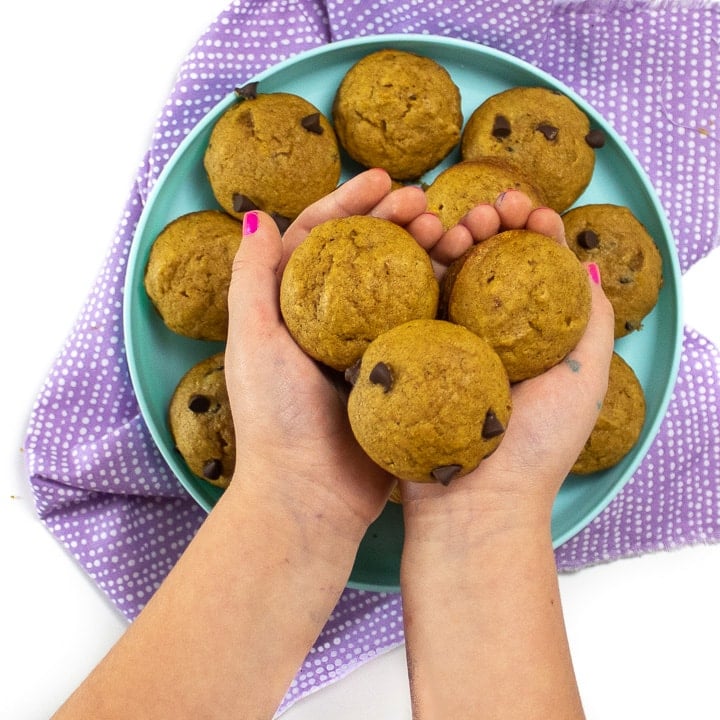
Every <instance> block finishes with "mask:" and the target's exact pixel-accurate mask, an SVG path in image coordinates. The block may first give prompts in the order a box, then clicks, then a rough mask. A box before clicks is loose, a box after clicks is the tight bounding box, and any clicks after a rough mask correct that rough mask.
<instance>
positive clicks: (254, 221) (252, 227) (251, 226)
mask: <svg viewBox="0 0 720 720" xmlns="http://www.w3.org/2000/svg"><path fill="white" fill-rule="evenodd" d="M259 225H260V219H259V218H258V214H257V212H256V211H255V210H251V211H250V212H246V213H245V214H244V215H243V235H252V234H253V233H255V232H256V231H257V229H258V226H259Z"/></svg>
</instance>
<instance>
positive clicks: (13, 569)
mask: <svg viewBox="0 0 720 720" xmlns="http://www.w3.org/2000/svg"><path fill="white" fill-rule="evenodd" d="M226 2H227V0H205V2H197V1H196V2H190V1H189V0H143V1H142V2H141V1H140V0H125V1H124V2H122V3H117V4H116V5H115V6H114V7H110V6H108V5H107V4H105V3H97V2H91V1H83V0H67V1H66V2H64V3H57V2H53V1H52V0H36V2H34V3H31V2H27V3H22V4H20V3H17V2H15V3H12V4H11V3H4V4H3V6H2V9H1V10H0V53H2V63H1V64H0V73H1V77H2V83H1V84H0V89H1V91H2V95H3V100H2V108H3V109H2V113H1V118H0V122H1V123H2V136H1V137H2V155H0V164H1V167H2V173H1V175H0V177H2V180H1V182H2V193H1V194H0V197H1V198H2V223H1V225H0V228H1V230H0V233H1V236H2V246H1V247H2V255H1V256H0V257H1V258H2V261H1V263H0V267H2V270H3V273H2V275H3V278H2V283H0V292H2V295H3V297H2V304H1V305H0V307H2V313H3V322H2V336H3V355H2V358H3V359H2V378H3V390H2V414H3V418H4V420H3V433H2V435H0V440H1V441H2V454H1V458H2V463H3V467H2V471H0V478H2V479H1V480H0V482H1V483H2V492H1V493H0V560H1V563H0V718H2V719H3V720H5V719H7V720H38V719H41V718H46V717H49V715H50V714H51V713H52V712H53V710H54V709H55V708H56V707H57V706H58V705H59V704H60V703H61V702H62V700H63V699H64V698H65V697H66V696H67V695H68V694H69V693H70V692H71V691H72V689H74V687H75V686H76V685H77V684H78V683H79V682H80V681H81V679H82V678H83V677H84V676H85V674H86V673H87V672H88V671H89V670H90V669H91V668H92V666H93V665H94V664H95V663H96V662H97V661H98V660H99V659H100V658H101V657H102V655H103V654H104V653H105V652H106V651H107V650H108V649H109V648H110V646H111V645H112V644H113V642H114V641H115V640H116V639H117V638H118V637H119V635H120V634H121V633H122V632H123V630H124V628H125V621H124V620H123V619H122V618H121V616H120V615H119V614H118V613H117V611H116V610H115V609H114V608H113V607H112V606H111V604H110V603H109V602H108V601H107V600H106V599H105V598H104V596H102V595H101V594H100V592H99V591H98V590H97V589H96V588H95V586H94V585H93V584H92V583H91V581H90V580H89V579H87V577H86V576H85V575H84V574H83V573H82V572H81V571H80V570H79V569H78V567H77V566H76V564H75V562H74V560H72V559H71V558H70V557H69V556H68V555H67V554H66V553H65V552H64V550H62V549H61V547H60V546H59V545H58V544H57V542H56V541H55V540H54V539H53V538H52V537H51V536H50V535H49V534H48V533H47V531H46V530H45V529H44V528H43V526H41V524H40V523H39V521H38V520H37V518H36V516H35V513H34V510H33V505H32V498H31V495H30V491H29V488H28V485H27V483H26V479H25V467H24V462H23V458H22V441H23V436H24V432H25V428H26V424H27V421H28V415H29V411H30V407H31V404H32V402H33V400H34V398H35V396H36V394H37V392H38V390H39V388H40V383H41V382H42V381H43V379H44V377H45V375H46V373H47V371H48V370H49V368H50V365H51V363H52V361H53V358H54V357H55V355H56V354H57V352H58V351H59V350H60V347H61V345H62V343H63V341H64V339H65V337H66V335H67V333H68V332H69V330H70V328H71V325H72V323H73V321H74V319H75V317H76V315H77V313H78V312H79V310H80V308H81V307H82V303H83V300H84V298H85V296H86V295H87V293H88V291H89V289H90V287H91V285H92V282H93V280H94V278H95V275H96V273H97V271H98V270H99V268H100V265H101V263H102V261H103V259H104V256H105V253H106V251H107V249H108V247H109V244H110V241H111V239H112V237H113V235H114V232H115V229H116V223H117V221H118V219H119V217H120V213H121V211H122V209H123V207H124V203H125V199H126V197H127V196H128V193H129V191H130V186H131V182H132V180H133V177H134V173H135V169H136V167H137V165H138V163H139V161H140V159H141V157H142V155H143V153H144V150H145V148H146V146H147V143H148V140H149V136H150V132H151V129H152V126H153V124H154V122H155V119H156V117H157V115H158V113H159V111H160V108H161V105H162V103H163V101H164V99H165V98H166V96H167V94H168V92H169V91H170V89H171V87H172V84H173V81H174V77H175V73H176V71H177V69H178V67H179V65H180V63H181V61H182V60H183V58H184V56H185V54H186V53H187V51H188V50H189V49H190V48H191V47H192V46H193V44H194V42H195V40H196V39H197V38H198V37H199V36H200V34H201V33H202V32H203V31H204V29H205V28H206V26H207V25H208V24H209V23H210V22H211V21H212V20H213V19H214V18H215V16H216V15H217V14H218V13H219V12H220V11H221V10H222V9H223V8H224V6H225V4H226ZM701 191H702V189H701V188H699V189H698V192H701ZM718 278H720V250H716V251H715V252H714V253H712V254H711V255H710V257H709V258H707V259H705V260H704V261H702V262H701V263H699V264H698V265H697V266H696V267H695V268H693V269H692V270H691V271H690V273H689V274H688V275H687V276H686V277H685V279H684V282H683V290H684V292H685V296H686V297H685V310H686V320H687V322H688V323H690V324H691V325H693V326H694V327H695V328H697V329H698V330H700V331H701V332H702V333H704V334H705V335H707V336H708V337H710V338H712V339H713V340H714V341H715V342H716V343H717V344H720V320H719V319H718V313H717V309H716V308H717V301H718V297H719V296H720V290H718V287H719V285H718V280H717V279H718ZM561 590H562V596H563V602H564V606H565V611H566V618H567V624H568V632H569V635H570V641H571V645H572V649H573V654H574V658H575V664H576V670H577V674H578V679H579V683H580V687H581V691H582V693H583V696H584V700H585V705H586V710H587V714H588V717H589V718H613V720H626V719H627V720H631V719H632V720H637V719H638V718H653V719H654V720H664V719H668V720H669V719H671V718H672V720H676V719H678V718H682V719H683V720H685V719H692V718H710V717H720V689H719V688H720V684H719V683H718V678H720V654H719V653H718V648H720V615H719V614H718V607H719V601H720V546H712V547H694V548H689V549H684V550H678V551H673V552H661V553H656V554H653V555H650V556H645V557H643V558H639V559H632V560H623V561H619V562H614V563H611V564H608V565H604V566H600V567H595V568H590V569H587V570H583V571H581V572H579V573H576V574H574V575H570V576H562V577H561ZM405 673H406V668H405V660H404V651H403V649H402V648H400V649H398V650H396V651H393V652H390V653H388V654H387V655H385V656H383V657H381V658H377V659H375V660H373V661H371V662H370V663H368V664H367V665H365V666H363V667H362V668H360V669H359V670H357V671H355V672H354V673H352V674H351V675H350V676H349V677H347V678H346V679H344V680H342V681H340V682H338V683H336V684H335V685H333V686H331V687H330V688H328V689H326V690H323V691H321V692H319V693H317V694H316V695H314V696H312V697H310V698H308V699H306V700H304V701H301V702H300V703H299V704H297V705H296V706H295V707H294V708H292V709H291V710H290V711H289V712H288V713H287V714H286V716H285V717H287V718H288V720H303V719H309V718H328V719H332V718H343V720H356V719H359V718H373V719H374V720H383V719H385V718H387V719H390V718H392V719H393V720H398V719H402V718H410V710H409V698H408V691H407V681H406V675H405ZM518 692H522V688H518Z"/></svg>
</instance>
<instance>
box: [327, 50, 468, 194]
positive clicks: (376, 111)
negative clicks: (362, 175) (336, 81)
mask: <svg viewBox="0 0 720 720" xmlns="http://www.w3.org/2000/svg"><path fill="white" fill-rule="evenodd" d="M332 117H333V123H334V125H335V130H336V132H337V135H338V138H339V140H340V144H341V145H342V146H343V147H344V148H345V150H346V151H347V153H348V155H350V157H351V158H352V159H353V160H355V161H356V162H358V163H360V164H361V165H364V166H365V167H381V168H384V169H385V170H387V172H388V174H389V175H390V176H391V177H392V178H394V179H395V180H413V179H416V178H419V177H420V176H421V175H422V174H423V173H425V172H426V171H428V170H430V169H431V168H433V167H435V166H436V165H437V164H438V163H439V162H440V161H441V160H442V159H443V158H445V157H446V156H447V155H448V154H449V153H450V151H451V150H452V149H453V148H454V147H455V146H456V145H457V144H458V142H459V141H460V132H461V128H462V123H463V117H462V110H461V106H460V91H459V90H458V88H457V86H456V85H455V83H454V82H453V80H452V78H451V77H450V75H449V73H448V72H447V70H445V68H444V67H442V66H441V65H440V64H439V63H437V62H436V61H435V60H432V59H430V58H427V57H423V56H421V55H416V54H414V53H409V52H405V51H402V50H392V49H388V50H380V51H378V52H375V53H371V54H370V55H366V56H365V57H364V58H362V59H361V60H359V61H358V62H357V63H355V64H354V65H353V66H352V67H351V68H350V69H349V70H348V72H347V73H346V74H345V76H344V77H343V79H342V81H341V83H340V86H339V87H338V89H337V92H336V94H335V99H334V102H333V109H332Z"/></svg>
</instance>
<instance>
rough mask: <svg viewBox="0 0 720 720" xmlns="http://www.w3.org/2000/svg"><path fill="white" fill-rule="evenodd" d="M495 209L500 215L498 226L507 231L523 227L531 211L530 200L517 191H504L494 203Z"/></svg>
mask: <svg viewBox="0 0 720 720" xmlns="http://www.w3.org/2000/svg"><path fill="white" fill-rule="evenodd" d="M495 209H496V210H497V211H498V214H499V215H500V224H501V226H502V227H504V228H505V229H507V230H514V229H517V228H523V227H525V223H526V222H527V219H528V215H530V211H531V210H532V202H531V200H530V198H529V197H528V196H527V195H526V194H525V193H524V192H520V191H519V190H506V191H505V192H504V193H501V194H500V195H499V196H498V199H497V200H496V201H495Z"/></svg>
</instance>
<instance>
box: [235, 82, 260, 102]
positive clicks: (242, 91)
mask: <svg viewBox="0 0 720 720" xmlns="http://www.w3.org/2000/svg"><path fill="white" fill-rule="evenodd" d="M257 88H258V84H257V83H256V82H250V83H248V84H247V85H243V86H242V87H236V88H235V94H236V95H237V96H238V97H239V98H242V99H243V100H254V99H255V98H256V97H257Z"/></svg>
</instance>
